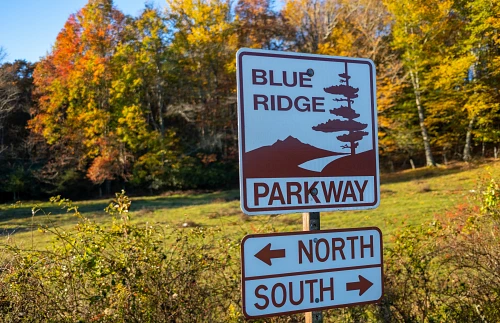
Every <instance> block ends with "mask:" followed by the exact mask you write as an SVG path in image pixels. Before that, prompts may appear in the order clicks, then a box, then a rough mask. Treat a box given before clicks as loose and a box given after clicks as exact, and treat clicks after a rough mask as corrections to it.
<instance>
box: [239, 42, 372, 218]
mask: <svg viewBox="0 0 500 323" xmlns="http://www.w3.org/2000/svg"><path fill="white" fill-rule="evenodd" d="M237 82H238V124H239V150H240V188H241V195H242V196H241V199H240V200H241V208H242V209H243V211H244V212H245V213H247V214H250V215H252V214H275V213H292V212H298V211H301V212H306V211H309V212H317V211H326V210H342V209H367V208H374V207H377V206H378V204H379V195H380V194H379V173H378V148H377V147H378V146H377V105H376V92H375V68H374V65H373V62H372V61H370V60H367V59H357V58H348V57H333V56H321V55H310V54H298V53H286V52H276V51H264V50H252V49H241V50H239V51H238V54H237Z"/></svg>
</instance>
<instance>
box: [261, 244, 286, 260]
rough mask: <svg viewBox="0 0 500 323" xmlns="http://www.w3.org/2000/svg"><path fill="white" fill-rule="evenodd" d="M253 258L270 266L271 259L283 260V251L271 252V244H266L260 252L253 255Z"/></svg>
mask: <svg viewBox="0 0 500 323" xmlns="http://www.w3.org/2000/svg"><path fill="white" fill-rule="evenodd" d="M255 257H256V258H258V259H259V260H261V261H263V262H265V263H266V264H268V265H269V266H271V265H272V263H271V259H272V258H285V249H276V250H271V244H270V243H268V244H267V245H266V246H265V247H264V248H262V250H261V251H259V252H257V253H256V254H255Z"/></svg>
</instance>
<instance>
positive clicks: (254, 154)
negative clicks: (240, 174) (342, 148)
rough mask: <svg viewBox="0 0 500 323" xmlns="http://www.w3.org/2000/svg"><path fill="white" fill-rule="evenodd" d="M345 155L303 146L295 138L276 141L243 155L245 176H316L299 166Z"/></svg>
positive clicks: (315, 173) (316, 173) (289, 137)
mask: <svg viewBox="0 0 500 323" xmlns="http://www.w3.org/2000/svg"><path fill="white" fill-rule="evenodd" d="M337 155H346V153H338V152H333V151H329V150H325V149H321V148H316V147H314V146H311V145H309V144H305V143H303V142H301V141H300V140H298V139H297V138H295V137H292V136H288V137H287V138H286V139H285V140H277V141H276V142H275V143H274V144H272V145H270V146H263V147H260V148H257V149H254V150H252V151H249V152H247V153H245V154H244V155H243V158H244V162H245V176H247V177H259V178H264V177H268V178H273V177H307V176H318V174H319V173H318V172H314V171H309V170H306V169H303V168H300V167H299V165H301V164H303V163H305V162H307V161H310V160H313V159H318V158H323V157H329V156H337Z"/></svg>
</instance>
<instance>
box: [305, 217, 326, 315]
mask: <svg viewBox="0 0 500 323" xmlns="http://www.w3.org/2000/svg"><path fill="white" fill-rule="evenodd" d="M320 229H321V220H320V217H319V212H309V213H302V230H303V231H316V230H320ZM304 314H305V317H306V323H323V313H322V312H321V311H313V312H306V313H304Z"/></svg>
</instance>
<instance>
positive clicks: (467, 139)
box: [463, 115, 476, 162]
mask: <svg viewBox="0 0 500 323" xmlns="http://www.w3.org/2000/svg"><path fill="white" fill-rule="evenodd" d="M474 122H476V115H474V116H472V118H471V119H470V120H469V125H468V126H467V134H466V135H465V146H464V155H463V159H464V161H466V162H469V161H470V160H471V159H472V155H471V146H472V127H473V126H474Z"/></svg>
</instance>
